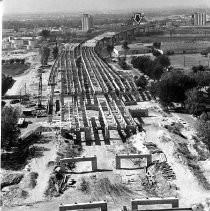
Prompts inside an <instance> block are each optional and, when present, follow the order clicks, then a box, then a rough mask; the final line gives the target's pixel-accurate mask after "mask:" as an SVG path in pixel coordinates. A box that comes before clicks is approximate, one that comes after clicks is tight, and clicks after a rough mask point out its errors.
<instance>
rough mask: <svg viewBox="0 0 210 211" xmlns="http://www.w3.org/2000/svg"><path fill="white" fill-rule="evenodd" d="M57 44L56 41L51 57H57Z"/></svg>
mask: <svg viewBox="0 0 210 211" xmlns="http://www.w3.org/2000/svg"><path fill="white" fill-rule="evenodd" d="M58 51H59V50H58V46H57V43H56V46H55V47H54V48H53V51H52V54H53V58H54V60H55V59H56V58H57V57H58Z"/></svg>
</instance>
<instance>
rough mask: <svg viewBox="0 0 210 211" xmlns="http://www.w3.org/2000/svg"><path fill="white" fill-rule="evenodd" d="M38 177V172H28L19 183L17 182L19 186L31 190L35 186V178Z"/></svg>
mask: <svg viewBox="0 0 210 211" xmlns="http://www.w3.org/2000/svg"><path fill="white" fill-rule="evenodd" d="M37 178H38V173H36V172H30V173H27V174H26V175H25V176H24V178H23V180H22V181H21V183H20V184H19V187H20V188H21V189H23V190H32V189H33V188H34V187H35V186H36V183H37V182H36V179H37Z"/></svg>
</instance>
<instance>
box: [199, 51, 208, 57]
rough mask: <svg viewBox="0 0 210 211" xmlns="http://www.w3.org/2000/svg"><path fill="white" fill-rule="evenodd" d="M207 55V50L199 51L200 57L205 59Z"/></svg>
mask: <svg viewBox="0 0 210 211" xmlns="http://www.w3.org/2000/svg"><path fill="white" fill-rule="evenodd" d="M208 53H209V52H208V51H207V50H203V51H201V55H202V56H206V57H207V56H208Z"/></svg>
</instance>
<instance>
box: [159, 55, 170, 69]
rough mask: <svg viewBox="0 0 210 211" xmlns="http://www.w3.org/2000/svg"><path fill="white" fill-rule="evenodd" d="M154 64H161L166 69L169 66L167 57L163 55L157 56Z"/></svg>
mask: <svg viewBox="0 0 210 211" xmlns="http://www.w3.org/2000/svg"><path fill="white" fill-rule="evenodd" d="M155 62H156V63H159V64H161V65H162V66H163V67H164V68H167V67H168V66H170V64H171V62H170V59H169V57H168V56H166V55H164V54H163V55H160V56H158V57H157V58H156V59H155Z"/></svg>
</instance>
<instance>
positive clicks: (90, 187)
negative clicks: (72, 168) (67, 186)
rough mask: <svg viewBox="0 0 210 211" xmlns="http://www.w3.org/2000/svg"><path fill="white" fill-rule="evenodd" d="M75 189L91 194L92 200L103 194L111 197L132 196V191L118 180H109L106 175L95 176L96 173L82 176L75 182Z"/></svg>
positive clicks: (98, 198)
mask: <svg viewBox="0 0 210 211" xmlns="http://www.w3.org/2000/svg"><path fill="white" fill-rule="evenodd" d="M77 189H78V190H80V191H82V192H83V193H85V194H89V195H91V198H92V199H93V200H100V199H101V198H104V196H106V197H111V198H113V199H116V198H117V197H123V196H125V197H131V196H132V191H131V190H130V189H129V188H128V187H126V186H125V185H123V184H122V183H120V182H119V181H117V180H115V181H110V179H109V178H107V177H102V178H96V175H95V176H92V177H82V178H81V179H80V181H78V183H77Z"/></svg>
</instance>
